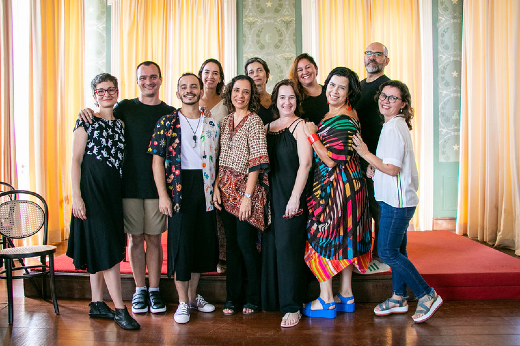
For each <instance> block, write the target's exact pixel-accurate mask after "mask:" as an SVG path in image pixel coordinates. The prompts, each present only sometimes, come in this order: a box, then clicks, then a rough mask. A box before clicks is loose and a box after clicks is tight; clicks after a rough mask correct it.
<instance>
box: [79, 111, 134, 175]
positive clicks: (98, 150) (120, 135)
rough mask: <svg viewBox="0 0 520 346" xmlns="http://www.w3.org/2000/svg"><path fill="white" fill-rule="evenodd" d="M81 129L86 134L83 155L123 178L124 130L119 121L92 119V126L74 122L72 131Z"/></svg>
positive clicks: (80, 121)
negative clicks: (90, 157)
mask: <svg viewBox="0 0 520 346" xmlns="http://www.w3.org/2000/svg"><path fill="white" fill-rule="evenodd" d="M78 127H83V128H84V129H85V132H86V133H87V136H88V139H87V145H86V147H85V154H84V155H92V156H94V157H95V158H96V159H97V160H99V161H102V162H105V163H106V164H107V165H108V166H109V167H112V168H115V169H117V170H118V171H119V176H123V160H124V156H125V130H124V127H123V122H122V121H121V120H119V119H116V120H107V119H103V118H99V117H93V118H92V124H90V123H88V122H84V121H83V120H79V119H78V120H76V125H75V126H74V131H76V129H77V128H78Z"/></svg>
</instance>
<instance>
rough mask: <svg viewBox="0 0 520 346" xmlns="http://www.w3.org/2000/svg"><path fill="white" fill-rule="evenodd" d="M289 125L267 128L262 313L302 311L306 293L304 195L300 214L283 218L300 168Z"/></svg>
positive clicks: (305, 214)
mask: <svg viewBox="0 0 520 346" xmlns="http://www.w3.org/2000/svg"><path fill="white" fill-rule="evenodd" d="M296 121H302V120H300V119H297V120H296ZM293 124H294V123H293ZM291 125H292V124H291ZM291 125H289V127H287V128H285V129H283V130H281V131H278V132H269V128H268V132H267V149H268V151H269V163H270V165H271V171H270V173H269V183H270V187H271V196H272V224H271V226H270V227H269V228H268V229H267V230H266V231H265V232H264V234H263V237H262V308H263V309H264V310H265V311H276V310H280V311H281V312H282V313H284V314H285V313H288V312H296V311H298V310H299V309H301V306H302V303H303V299H304V295H305V290H306V272H305V262H304V255H305V253H304V252H305V241H306V239H307V232H306V228H305V226H306V223H307V212H306V203H305V197H306V196H305V193H302V195H301V196H300V209H303V210H304V212H303V214H302V215H300V216H296V217H293V218H291V219H284V218H283V216H284V214H285V208H286V206H287V202H289V199H290V197H291V193H292V190H293V187H294V183H295V181H296V174H297V172H298V168H299V166H300V163H299V159H298V147H297V143H296V139H295V138H294V136H293V132H294V130H295V129H296V126H295V127H294V129H293V130H292V131H289V128H291ZM297 126H298V125H297ZM300 126H301V125H300Z"/></svg>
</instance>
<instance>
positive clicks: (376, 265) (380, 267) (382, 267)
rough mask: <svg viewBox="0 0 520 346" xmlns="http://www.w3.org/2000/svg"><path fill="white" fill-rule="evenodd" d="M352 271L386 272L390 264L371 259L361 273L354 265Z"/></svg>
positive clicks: (366, 273) (368, 273) (367, 272)
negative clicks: (365, 269)
mask: <svg viewBox="0 0 520 346" xmlns="http://www.w3.org/2000/svg"><path fill="white" fill-rule="evenodd" d="M354 271H355V272H356V273H358V274H365V275H370V274H377V273H386V272H389V271H390V266H389V265H388V264H385V263H383V262H381V261H380V260H378V259H373V260H372V262H370V263H369V264H368V268H367V271H366V272H364V273H361V272H360V271H359V270H357V268H355V267H354Z"/></svg>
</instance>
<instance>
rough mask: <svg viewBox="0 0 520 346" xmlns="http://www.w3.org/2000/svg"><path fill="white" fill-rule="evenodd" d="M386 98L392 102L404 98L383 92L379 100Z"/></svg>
mask: <svg viewBox="0 0 520 346" xmlns="http://www.w3.org/2000/svg"><path fill="white" fill-rule="evenodd" d="M386 99H388V102H390V103H395V101H397V100H402V99H401V98H399V97H397V96H394V95H387V94H385V93H381V94H380V95H379V101H384V100H386Z"/></svg>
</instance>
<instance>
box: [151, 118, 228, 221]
mask: <svg viewBox="0 0 520 346" xmlns="http://www.w3.org/2000/svg"><path fill="white" fill-rule="evenodd" d="M203 114H204V118H203V123H202V133H201V136H200V142H199V143H201V144H200V157H201V158H202V167H201V169H202V176H203V181H204V198H205V200H206V211H211V210H213V204H212V202H213V184H214V183H215V178H216V164H217V153H218V140H219V135H220V129H219V125H218V123H217V121H215V120H214V119H213V118H211V113H209V112H206V113H203ZM148 153H149V154H151V155H158V156H160V157H162V158H164V168H165V173H166V186H167V189H168V192H169V193H170V194H171V197H172V202H173V210H174V212H178V211H179V210H180V208H181V200H182V194H181V190H182V181H181V124H180V120H179V113H178V110H176V111H174V112H173V113H172V114H170V115H165V116H163V117H162V118H161V119H159V121H158V122H157V125H156V126H155V131H154V134H153V136H152V139H151V141H150V145H149V147H148Z"/></svg>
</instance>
